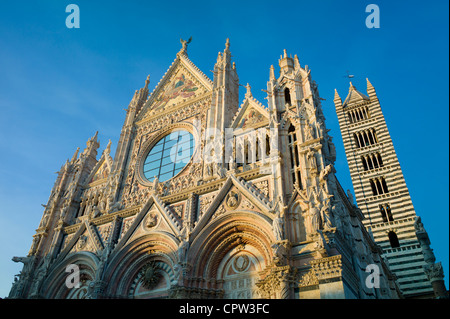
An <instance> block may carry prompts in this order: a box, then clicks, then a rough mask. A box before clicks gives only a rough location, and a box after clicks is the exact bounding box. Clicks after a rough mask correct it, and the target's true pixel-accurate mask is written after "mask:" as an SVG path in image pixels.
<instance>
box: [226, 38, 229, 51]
mask: <svg viewBox="0 0 450 319" xmlns="http://www.w3.org/2000/svg"><path fill="white" fill-rule="evenodd" d="M225 48H226V49H229V48H230V38H227V42H225Z"/></svg>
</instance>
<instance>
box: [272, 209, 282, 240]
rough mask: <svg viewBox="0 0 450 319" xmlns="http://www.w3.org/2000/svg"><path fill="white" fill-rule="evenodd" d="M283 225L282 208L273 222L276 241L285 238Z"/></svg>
mask: <svg viewBox="0 0 450 319" xmlns="http://www.w3.org/2000/svg"><path fill="white" fill-rule="evenodd" d="M283 225H284V221H283V217H282V216H281V212H280V210H278V211H277V212H276V215H275V218H274V219H273V222H272V228H273V234H274V236H275V240H276V241H280V240H283V237H284V231H283Z"/></svg>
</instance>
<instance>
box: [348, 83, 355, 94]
mask: <svg viewBox="0 0 450 319" xmlns="http://www.w3.org/2000/svg"><path fill="white" fill-rule="evenodd" d="M351 90H355V91H356V87H355V86H354V85H353V83H352V82H351V81H350V87H349V88H348V91H349V92H350V91H351Z"/></svg>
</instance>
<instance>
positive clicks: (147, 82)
mask: <svg viewBox="0 0 450 319" xmlns="http://www.w3.org/2000/svg"><path fill="white" fill-rule="evenodd" d="M149 83H150V74H149V75H148V76H147V80H145V87H148V84H149Z"/></svg>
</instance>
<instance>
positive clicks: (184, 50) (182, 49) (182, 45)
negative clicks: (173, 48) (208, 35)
mask: <svg viewBox="0 0 450 319" xmlns="http://www.w3.org/2000/svg"><path fill="white" fill-rule="evenodd" d="M191 41H192V37H190V38H189V40H187V41H186V40H183V39H181V38H180V43H181V51H180V52H184V53H186V51H187V45H188V44H189V43H191Z"/></svg>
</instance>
